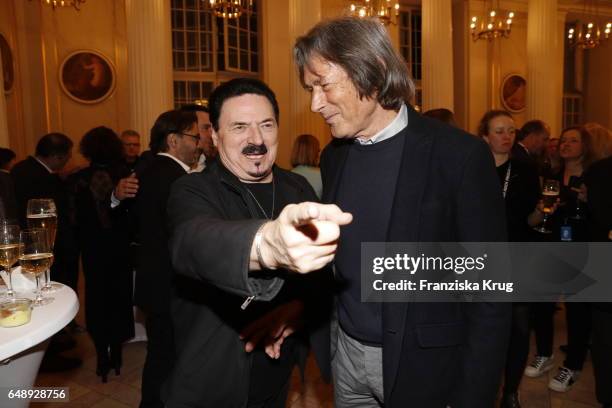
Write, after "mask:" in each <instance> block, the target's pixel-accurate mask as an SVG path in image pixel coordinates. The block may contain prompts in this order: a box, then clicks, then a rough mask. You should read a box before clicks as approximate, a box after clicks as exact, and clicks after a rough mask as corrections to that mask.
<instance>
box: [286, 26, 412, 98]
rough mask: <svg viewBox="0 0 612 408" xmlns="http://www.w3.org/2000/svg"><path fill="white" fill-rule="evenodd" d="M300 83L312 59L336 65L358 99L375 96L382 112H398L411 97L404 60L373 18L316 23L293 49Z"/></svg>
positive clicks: (408, 75)
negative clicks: (342, 72) (320, 59)
mask: <svg viewBox="0 0 612 408" xmlns="http://www.w3.org/2000/svg"><path fill="white" fill-rule="evenodd" d="M293 56H294V59H295V63H296V64H297V67H298V70H299V74H300V81H301V82H302V85H304V68H306V69H308V67H309V64H310V61H311V58H313V57H321V58H323V59H325V60H326V61H329V62H331V63H333V64H336V65H338V66H340V67H342V69H344V71H346V73H347V74H348V77H349V78H350V80H351V81H352V82H353V85H355V88H357V91H358V92H359V97H360V98H363V97H364V96H365V97H367V98H373V97H375V98H376V100H377V101H378V103H380V105H381V106H382V107H383V108H385V109H394V110H398V109H399V108H400V107H401V106H402V104H403V103H408V102H409V101H410V99H412V97H413V96H414V89H415V87H414V82H413V81H412V78H411V77H410V74H409V72H408V68H407V67H406V63H405V61H404V60H403V59H402V57H401V56H400V55H399V54H398V53H397V51H395V49H394V48H393V46H392V45H391V40H390V39H389V36H388V34H387V30H386V29H385V28H384V26H383V25H382V24H381V23H380V22H379V21H378V20H377V19H374V18H357V17H341V18H336V19H332V20H326V21H322V22H320V23H318V24H317V25H315V26H314V27H313V28H311V29H310V31H308V33H307V34H306V35H304V36H301V37H299V38H298V39H297V41H296V43H295V46H294V48H293Z"/></svg>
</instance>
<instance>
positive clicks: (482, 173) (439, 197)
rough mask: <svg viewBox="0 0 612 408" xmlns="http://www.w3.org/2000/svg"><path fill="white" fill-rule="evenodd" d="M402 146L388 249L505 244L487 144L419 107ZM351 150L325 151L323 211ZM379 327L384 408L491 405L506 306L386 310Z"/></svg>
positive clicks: (342, 145)
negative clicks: (424, 114) (423, 244)
mask: <svg viewBox="0 0 612 408" xmlns="http://www.w3.org/2000/svg"><path fill="white" fill-rule="evenodd" d="M395 137H403V138H405V143H404V150H403V157H402V162H401V164H400V170H399V176H398V180H397V187H396V191H395V198H394V202H393V207H392V210H391V221H390V224H389V230H388V232H387V241H388V242H467V241H472V242H488V241H505V240H506V228H505V214H504V203H503V201H502V194H501V189H500V184H499V180H498V178H497V175H496V172H495V164H494V162H493V158H492V156H491V152H490V151H489V148H488V147H487V145H486V144H485V143H484V142H482V141H479V140H477V139H476V138H474V137H473V136H470V135H468V134H466V133H464V132H462V131H461V130H459V129H455V128H452V127H449V126H447V125H445V124H443V123H441V122H438V121H435V120H431V119H427V118H423V117H421V116H420V115H419V114H418V113H416V112H415V111H414V110H413V109H412V108H408V126H407V127H406V128H405V129H403V130H402V131H401V132H400V133H399V134H398V135H396V136H395ZM350 143H351V141H343V140H337V141H334V142H332V143H331V144H329V145H328V146H327V147H326V148H325V150H324V151H323V154H322V157H321V173H322V177H323V202H329V203H333V202H334V201H335V198H336V193H337V191H338V187H339V184H340V182H341V179H342V170H343V166H344V163H345V160H346V157H347V154H348V150H349V147H350ZM356 256H358V254H356ZM382 320H383V350H384V351H383V383H384V394H385V398H384V399H385V406H386V407H390V408H395V407H406V406H414V407H419V408H429V407H431V408H434V407H435V408H444V407H446V406H447V405H450V406H452V407H453V408H478V407H483V408H484V407H487V408H489V407H492V406H493V404H494V401H495V396H496V393H497V389H498V384H499V381H500V378H501V373H502V370H503V366H504V360H505V356H506V347H507V344H508V337H509V328H510V305H509V304H502V303H497V304H491V303H383V305H382ZM335 340H336V339H335V336H332V356H333V353H334V352H335Z"/></svg>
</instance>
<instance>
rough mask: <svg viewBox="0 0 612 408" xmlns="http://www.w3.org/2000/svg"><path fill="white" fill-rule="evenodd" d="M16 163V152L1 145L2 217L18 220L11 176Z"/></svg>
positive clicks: (0, 197) (0, 183)
mask: <svg viewBox="0 0 612 408" xmlns="http://www.w3.org/2000/svg"><path fill="white" fill-rule="evenodd" d="M14 164H15V152H14V151H12V150H11V149H7V148H5V147H0V199H2V206H1V207H0V218H4V219H7V220H17V202H16V201H15V186H14V185H13V179H12V178H11V173H10V171H11V168H12V167H13V165H14Z"/></svg>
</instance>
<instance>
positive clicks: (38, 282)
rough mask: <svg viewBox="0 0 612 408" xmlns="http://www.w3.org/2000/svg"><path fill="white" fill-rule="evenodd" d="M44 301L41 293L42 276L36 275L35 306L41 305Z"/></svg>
mask: <svg viewBox="0 0 612 408" xmlns="http://www.w3.org/2000/svg"><path fill="white" fill-rule="evenodd" d="M42 300H43V297H42V293H41V292H40V275H39V274H36V299H34V304H35V305H39V304H40V303H41V302H42Z"/></svg>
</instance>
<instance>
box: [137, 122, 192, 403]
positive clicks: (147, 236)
mask: <svg viewBox="0 0 612 408" xmlns="http://www.w3.org/2000/svg"><path fill="white" fill-rule="evenodd" d="M198 144H199V137H198V129H197V119H196V115H195V114H194V113H193V112H181V111H176V110H173V111H168V112H165V113H162V114H161V115H160V116H159V117H158V118H157V120H156V121H155V124H154V125H153V128H152V129H151V142H150V148H151V151H152V152H154V153H155V154H156V156H155V157H154V158H153V159H152V160H151V162H150V163H149V165H148V166H147V168H146V169H145V170H144V171H143V173H142V174H140V175H139V190H138V195H137V198H136V203H135V205H136V207H135V209H136V211H135V213H136V219H137V228H138V232H139V237H140V247H139V249H138V253H139V256H138V258H139V259H138V267H137V268H136V287H135V301H136V305H138V306H139V307H140V308H141V309H142V310H143V311H144V312H145V315H146V331H147V338H148V343H147V357H146V360H145V365H144V369H143V372H142V399H141V402H140V407H141V408H149V407H150V408H154V407H163V406H164V404H163V403H162V401H161V397H160V389H161V385H162V384H163V382H164V380H165V379H166V376H167V375H168V373H169V372H170V369H171V368H172V364H173V361H174V337H173V334H172V321H171V319H170V295H171V285H172V263H171V262H170V253H169V251H168V230H167V226H166V223H165V222H164V220H165V218H166V203H167V201H168V196H169V195H170V187H171V186H172V184H173V183H174V181H175V180H176V179H178V178H179V177H181V176H183V175H185V174H187V173H188V172H189V169H190V168H191V166H192V165H193V164H194V163H195V162H196V158H197V148H198Z"/></svg>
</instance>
